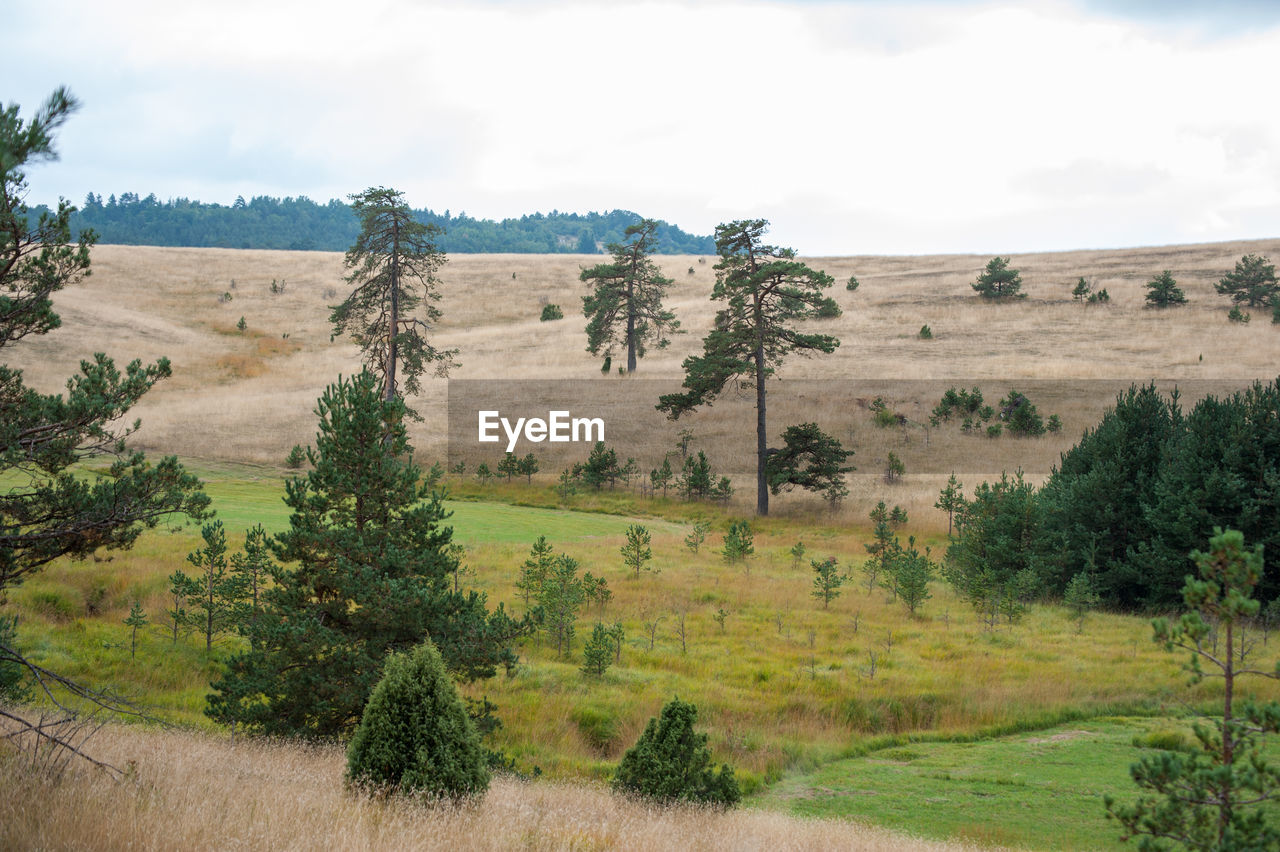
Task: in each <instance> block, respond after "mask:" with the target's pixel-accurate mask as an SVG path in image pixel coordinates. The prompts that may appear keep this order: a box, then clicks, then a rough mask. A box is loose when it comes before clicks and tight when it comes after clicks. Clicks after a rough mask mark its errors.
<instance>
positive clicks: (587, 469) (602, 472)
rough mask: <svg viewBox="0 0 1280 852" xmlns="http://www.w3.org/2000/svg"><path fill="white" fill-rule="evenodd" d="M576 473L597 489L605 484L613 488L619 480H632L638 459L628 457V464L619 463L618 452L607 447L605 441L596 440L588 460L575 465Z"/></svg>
mask: <svg viewBox="0 0 1280 852" xmlns="http://www.w3.org/2000/svg"><path fill="white" fill-rule="evenodd" d="M574 473H575V474H576V475H577V476H578V477H579V478H580V479H581V480H582V481H583V482H584V483H586V484H587V485H590V486H591V487H592V488H594V489H595V490H597V491H599V490H600V489H601V488H603V487H604V486H605V485H608V486H609V488H611V489H612V488H613V487H615V486H616V485H617V484H618V483H619V482H630V481H631V477H633V476H635V473H636V461H635V459H632V458H628V459H627V461H626V464H619V463H618V453H617V452H616V451H615V450H613V449H612V448H611V447H606V446H605V443H604V441H596V443H595V445H594V446H593V447H592V448H591V452H590V454H589V455H588V456H587V460H586V462H585V463H584V464H581V465H575V466H574Z"/></svg>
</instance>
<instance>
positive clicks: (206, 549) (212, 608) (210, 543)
mask: <svg viewBox="0 0 1280 852" xmlns="http://www.w3.org/2000/svg"><path fill="white" fill-rule="evenodd" d="M200 536H201V538H203V539H204V545H203V546H202V547H200V548H198V549H196V550H193V551H191V552H190V553H188V554H187V561H188V562H189V563H191V565H192V566H193V567H195V568H196V569H198V570H199V572H200V573H199V574H197V575H196V576H194V577H188V576H187V575H185V574H183V573H182V572H181V571H175V572H174V573H173V575H171V576H170V577H169V582H170V584H171V588H172V590H174V591H175V593H176V592H177V590H179V589H180V590H182V591H183V592H184V594H185V596H186V600H185V601H184V602H183V606H182V609H183V610H185V611H186V614H187V619H188V622H189V623H190V625H191V626H192V627H194V628H195V629H196V630H198V631H199V632H200V634H201V635H203V636H204V649H205V651H206V652H209V651H212V650H213V640H214V638H215V637H217V636H219V635H221V634H223V633H228V632H230V631H232V630H234V629H235V627H236V616H237V615H238V614H239V604H240V601H241V599H242V598H243V597H244V585H243V583H242V582H241V580H240V577H239V576H237V575H236V574H234V573H232V571H231V570H230V567H229V566H228V564H227V533H226V530H224V529H223V527H222V521H214V522H213V523H210V524H205V525H204V527H203V528H202V529H201V530H200Z"/></svg>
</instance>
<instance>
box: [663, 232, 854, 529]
mask: <svg viewBox="0 0 1280 852" xmlns="http://www.w3.org/2000/svg"><path fill="white" fill-rule="evenodd" d="M768 226H769V223H768V222H766V221H765V220H764V219H753V220H740V221H736V222H730V223H728V224H724V225H718V226H717V227H716V252H717V253H718V254H719V255H720V261H719V263H717V264H716V266H715V271H716V283H715V287H714V288H713V290H712V292H711V298H712V299H713V300H715V301H719V302H723V303H724V304H725V307H724V308H723V309H721V310H720V311H718V312H717V313H716V320H715V328H714V329H712V331H711V333H710V334H708V335H707V336H706V338H705V339H704V340H703V342H702V346H703V353H702V354H701V355H692V356H690V357H688V358H686V359H685V360H684V364H683V367H684V370H685V378H684V383H683V387H684V390H683V391H682V392H678V393H670V394H664V395H663V396H661V397H660V398H659V400H658V406H657V407H658V409H659V410H660V411H665V412H666V413H667V416H669V417H670V418H671V419H673V420H674V419H677V418H679V417H680V416H681V415H682V414H685V413H687V412H689V411H693V410H694V409H696V408H698V407H699V406H702V405H706V404H709V403H710V402H711V401H712V400H714V399H715V398H716V397H717V396H718V395H719V394H720V392H721V391H722V390H724V387H725V384H726V383H727V382H728V381H729V380H730V379H733V378H741V379H743V380H745V382H746V383H747V384H749V385H750V386H752V387H754V389H755V392H756V511H757V512H758V513H759V514H761V515H767V514H769V482H768V473H767V470H766V461H767V456H768V448H767V439H768V429H767V421H766V403H767V397H766V393H765V381H766V379H768V378H769V377H770V376H771V375H773V373H774V371H775V370H777V368H778V367H779V366H780V365H781V364H782V362H783V360H784V359H785V357H786V356H787V355H788V354H791V353H793V352H798V353H800V354H809V353H811V352H826V353H830V352H833V351H835V348H836V347H837V346H839V345H840V341H839V340H837V339H836V338H835V337H832V336H831V335H827V334H808V333H805V332H803V331H801V330H800V327H799V324H798V323H799V322H800V321H802V320H805V319H812V318H814V317H816V316H817V314H818V311H819V310H820V309H821V308H822V306H823V305H824V303H825V302H826V299H827V297H826V296H824V295H823V293H822V291H823V290H825V289H826V288H827V287H830V286H831V283H832V278H831V276H830V275H827V274H826V273H825V272H820V271H817V270H814V269H811V268H810V267H809V266H807V265H805V264H804V263H801V262H800V261H798V260H796V254H795V251H794V250H793V249H790V248H782V247H778V246H771V245H768V244H766V243H765V242H764V241H763V238H764V233H765V229H766V228H768Z"/></svg>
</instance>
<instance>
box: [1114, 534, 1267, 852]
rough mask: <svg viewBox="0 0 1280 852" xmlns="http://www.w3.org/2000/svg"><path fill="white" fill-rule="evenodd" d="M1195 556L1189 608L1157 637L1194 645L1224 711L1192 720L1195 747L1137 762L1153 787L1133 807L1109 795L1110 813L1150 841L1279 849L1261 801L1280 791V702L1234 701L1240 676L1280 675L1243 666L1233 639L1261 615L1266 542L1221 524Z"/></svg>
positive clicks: (1145, 786)
mask: <svg viewBox="0 0 1280 852" xmlns="http://www.w3.org/2000/svg"><path fill="white" fill-rule="evenodd" d="M1191 558H1192V559H1193V560H1194V561H1195V563H1196V568H1197V569H1198V573H1199V577H1198V578H1195V577H1190V576H1188V577H1187V582H1186V585H1184V586H1183V589H1182V596H1183V601H1184V603H1185V605H1186V607H1187V609H1188V611H1187V612H1186V613H1185V614H1183V616H1182V618H1181V619H1179V620H1178V621H1176V622H1174V623H1170V622H1169V620H1168V619H1165V618H1159V619H1156V621H1155V622H1154V627H1155V641H1156V643H1157V644H1160V645H1163V646H1164V647H1165V648H1166V649H1167V650H1170V651H1172V650H1173V649H1174V648H1181V649H1182V650H1185V651H1187V652H1189V654H1190V659H1189V662H1188V663H1187V665H1186V666H1185V669H1186V670H1187V671H1188V672H1189V673H1190V674H1191V678H1192V683H1193V684H1194V683H1198V682H1199V681H1200V680H1202V679H1203V678H1204V677H1220V678H1222V683H1223V689H1222V715H1221V716H1215V717H1214V718H1213V719H1212V727H1210V726H1206V725H1205V724H1203V723H1199V722H1197V723H1196V724H1195V725H1194V726H1193V730H1194V732H1195V736H1196V739H1197V740H1199V743H1200V748H1199V749H1198V750H1196V751H1191V752H1173V751H1161V752H1159V753H1157V754H1155V755H1152V756H1150V757H1144V758H1142V759H1141V760H1139V761H1138V763H1136V764H1134V765H1133V767H1132V768H1131V769H1130V774H1131V775H1132V776H1133V780H1134V783H1136V784H1137V785H1138V787H1139V788H1141V789H1142V790H1144V791H1146V792H1147V793H1149V795H1143V796H1142V797H1141V798H1139V799H1138V801H1137V802H1135V803H1133V804H1132V805H1120V804H1118V803H1117V802H1116V801H1115V800H1114V799H1113V798H1112V797H1110V796H1107V797H1106V807H1107V813H1108V814H1109V815H1110V816H1112V817H1114V818H1115V819H1117V820H1119V821H1120V824H1121V825H1123V826H1124V836H1123V839H1125V840H1128V839H1129V838H1130V837H1135V836H1142V838H1143V848H1164V847H1163V844H1158V843H1155V842H1152V841H1155V840H1157V839H1159V840H1163V839H1169V840H1173V841H1174V842H1176V843H1179V844H1181V845H1183V846H1185V847H1187V848H1189V849H1204V850H1211V849H1212V850H1218V849H1274V848H1277V847H1278V846H1280V831H1278V830H1277V829H1276V828H1275V827H1274V826H1273V825H1269V824H1268V821H1267V816H1266V813H1265V811H1264V810H1262V808H1261V807H1260V806H1261V805H1263V804H1264V803H1265V802H1267V801H1272V800H1275V799H1277V798H1280V767H1277V766H1274V765H1272V764H1271V763H1270V762H1269V761H1268V759H1267V756H1266V752H1265V750H1264V746H1265V745H1266V737H1267V735H1268V734H1276V733H1280V702H1277V701H1268V702H1256V701H1252V700H1248V699H1245V700H1240V701H1239V702H1237V701H1236V694H1235V693H1236V688H1237V683H1236V681H1237V679H1238V678H1239V677H1241V676H1243V675H1259V676H1262V677H1267V678H1277V677H1280V668H1274V669H1245V668H1243V665H1244V664H1243V662H1242V659H1243V655H1242V654H1241V655H1238V653H1237V647H1236V646H1237V644H1238V643H1240V642H1243V638H1244V637H1243V635H1239V636H1237V635H1236V630H1237V629H1238V630H1240V631H1241V633H1243V630H1244V627H1245V624H1246V622H1248V621H1249V620H1250V619H1252V618H1254V617H1255V616H1256V615H1257V614H1258V608H1259V602H1258V600H1257V599H1256V598H1254V597H1253V594H1254V590H1255V588H1256V586H1257V584H1258V580H1259V579H1260V578H1261V576H1262V547H1261V546H1255V547H1254V548H1253V549H1252V550H1248V549H1246V548H1245V544H1244V536H1243V535H1242V534H1241V533H1240V532H1238V531H1236V530H1226V531H1223V530H1222V529H1220V528H1215V529H1214V531H1213V536H1212V537H1211V538H1210V539H1209V550H1208V551H1207V552H1204V553H1202V552H1200V551H1193V552H1192V554H1191ZM1214 633H1216V636H1215V638H1214V640H1213V641H1212V643H1207V642H1206V640H1207V639H1208V637H1209V636H1210V634H1214ZM1219 642H1221V643H1222V644H1221V653H1219V652H1218V648H1219ZM1206 665H1207V666H1208V667H1209V672H1208V673H1206V672H1205V666H1206Z"/></svg>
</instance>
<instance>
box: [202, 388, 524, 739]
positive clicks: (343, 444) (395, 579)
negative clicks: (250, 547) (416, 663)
mask: <svg viewBox="0 0 1280 852" xmlns="http://www.w3.org/2000/svg"><path fill="white" fill-rule="evenodd" d="M380 386H381V382H380V381H379V379H378V378H377V377H376V376H375V375H373V374H372V373H370V372H368V371H364V372H362V373H361V374H360V375H358V376H356V377H355V378H352V379H339V380H338V382H337V384H335V385H331V386H330V387H329V388H328V389H326V391H325V393H324V395H323V396H322V397H321V398H320V401H319V403H318V405H317V408H316V413H317V414H318V416H319V418H320V423H319V429H320V431H319V432H318V433H317V435H316V441H315V450H313V451H312V452H311V453H310V460H311V464H312V467H313V469H312V470H311V471H310V472H309V473H307V474H306V476H304V477H294V478H292V479H289V480H287V481H286V483H285V503H286V504H287V505H288V506H289V507H290V508H291V509H292V510H293V514H292V515H291V516H290V519H289V530H288V531H286V532H284V533H281V534H280V535H278V536H277V537H276V541H275V543H274V545H273V550H274V551H275V555H276V556H277V557H278V558H279V559H280V560H282V562H283V563H284V564H282V565H273V566H272V567H271V568H270V569H269V573H270V575H271V580H272V583H271V584H270V585H268V586H267V588H266V589H265V590H264V591H263V592H262V611H261V612H260V613H259V617H258V619H257V621H256V623H252V624H250V625H249V629H248V631H247V632H248V636H249V639H250V648H249V649H248V650H247V651H243V652H241V653H239V654H237V655H235V656H234V657H232V658H231V660H230V661H229V663H228V666H227V671H226V673H225V674H224V675H223V676H222V678H221V679H219V680H218V681H217V682H215V683H214V684H213V689H214V692H213V694H211V695H210V696H209V706H208V709H207V710H206V712H207V713H208V715H209V716H210V717H212V718H213V719H215V720H217V721H219V722H223V723H231V722H237V723H239V724H241V725H244V726H245V727H246V728H248V729H249V730H251V731H257V732H262V733H267V734H285V735H300V736H305V737H321V738H324V737H333V736H340V735H343V734H345V733H348V732H350V731H351V730H352V729H353V728H354V726H355V725H356V723H357V722H358V721H359V719H360V712H361V709H362V708H363V707H364V704H365V701H366V700H367V698H368V696H369V693H370V691H371V690H372V689H373V686H374V684H375V683H376V682H377V680H378V677H379V676H380V673H381V671H382V666H383V662H384V660H385V659H386V657H387V655H388V654H389V653H391V652H395V651H407V650H409V649H410V648H412V647H414V646H415V645H417V644H418V643H420V642H421V641H422V640H423V637H429V638H430V639H431V640H432V641H433V642H434V643H435V644H436V645H437V647H438V648H439V650H440V653H441V655H442V656H443V657H444V660H445V662H446V663H447V665H448V666H449V669H450V670H451V671H453V672H455V673H457V674H458V675H459V676H461V677H463V678H466V679H473V678H478V677H488V676H491V675H492V674H493V673H494V671H495V668H496V666H498V665H500V664H504V665H509V664H511V663H512V662H514V656H513V655H512V653H511V651H510V650H509V643H510V642H511V640H512V639H513V638H515V637H516V636H518V635H519V634H520V633H521V632H522V631H523V630H524V629H525V625H518V624H515V623H514V622H512V621H511V620H510V619H509V618H508V617H507V616H506V614H505V612H504V611H503V609H502V607H501V606H500V607H499V608H498V610H497V611H496V612H494V613H489V612H488V611H487V610H486V608H485V599H484V597H483V596H482V595H479V594H476V593H475V592H454V591H453V590H451V589H450V579H451V577H452V575H453V572H454V567H455V560H456V557H455V555H454V554H453V552H452V551H451V549H450V546H449V545H450V543H451V538H452V533H453V531H452V529H450V528H449V527H448V526H445V525H444V523H443V522H444V520H445V518H446V517H447V513H446V512H445V509H444V506H443V502H442V500H443V498H442V495H440V494H438V493H436V492H433V491H431V490H430V489H429V488H427V487H425V486H424V485H423V484H422V483H421V481H420V480H421V472H420V471H419V469H418V468H417V467H416V466H415V465H413V464H412V463H410V462H408V461H406V459H408V458H409V456H410V451H409V445H408V441H407V439H406V437H405V427H404V404H403V402H401V401H400V400H399V399H392V400H390V401H388V400H386V399H384V398H383V396H382V394H381V387H380Z"/></svg>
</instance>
